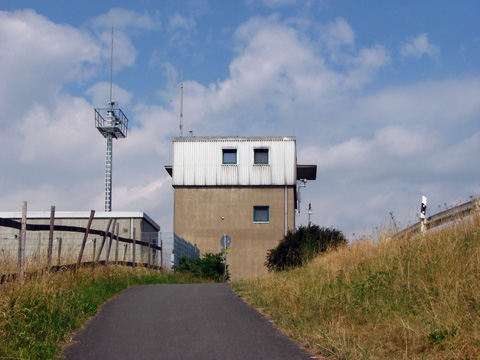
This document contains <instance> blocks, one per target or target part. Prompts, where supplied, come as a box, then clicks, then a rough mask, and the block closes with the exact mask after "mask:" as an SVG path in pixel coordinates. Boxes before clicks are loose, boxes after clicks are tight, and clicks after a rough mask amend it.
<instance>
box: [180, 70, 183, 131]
mask: <svg viewBox="0 0 480 360" xmlns="http://www.w3.org/2000/svg"><path fill="white" fill-rule="evenodd" d="M182 136H183V67H182V77H181V82H180V137H182Z"/></svg>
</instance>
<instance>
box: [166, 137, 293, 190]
mask: <svg viewBox="0 0 480 360" xmlns="http://www.w3.org/2000/svg"><path fill="white" fill-rule="evenodd" d="M223 149H237V164H235V165H233V164H222V160H223V159H222V154H223V152H222V150H223ZM254 149H269V154H268V156H269V163H268V165H256V164H254ZM296 165H297V161H296V147H295V138H293V137H255V138H207V137H205V138H203V137H200V138H199V137H192V138H175V139H174V140H173V174H172V177H173V185H174V186H176V185H178V186H222V185H223V186H229V185H230V186H239V185H244V186H250V185H294V184H295V183H296Z"/></svg>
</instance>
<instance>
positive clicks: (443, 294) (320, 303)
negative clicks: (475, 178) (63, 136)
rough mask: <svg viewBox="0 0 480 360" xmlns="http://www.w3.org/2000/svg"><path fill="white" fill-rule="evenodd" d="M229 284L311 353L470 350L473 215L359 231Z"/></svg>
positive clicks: (476, 321) (475, 330)
mask: <svg viewBox="0 0 480 360" xmlns="http://www.w3.org/2000/svg"><path fill="white" fill-rule="evenodd" d="M233 287H234V289H235V291H236V292H237V293H238V294H239V295H240V296H242V297H243V298H245V300H247V301H248V302H249V303H251V304H252V305H254V306H256V307H257V308H259V309H260V310H261V311H262V312H263V313H265V314H266V315H267V316H268V317H270V318H271V319H272V320H274V322H275V323H276V326H277V327H279V328H280V329H282V330H283V331H285V332H286V333H287V334H288V335H289V336H291V337H292V338H293V339H295V340H297V341H299V342H300V343H302V344H304V346H305V347H307V348H309V349H310V350H312V352H314V353H315V354H317V355H319V357H324V358H329V359H479V358H480V219H479V217H478V216H477V217H476V218H475V219H473V220H472V219H471V220H468V221H461V222H457V223H454V224H452V225H450V226H449V227H448V228H445V229H442V230H438V231H436V232H431V233H429V234H427V235H426V236H420V235H418V236H412V237H405V238H401V239H395V240H394V239H392V238H391V237H384V238H382V239H380V240H379V241H378V242H373V241H371V240H369V239H364V240H362V241H358V242H356V243H354V244H352V245H348V246H345V247H342V248H341V249H339V250H337V251H334V252H330V253H327V254H325V255H323V256H319V257H317V258H316V259H314V260H312V261H311V262H310V263H309V264H307V265H306V266H304V267H302V268H298V269H295V270H291V271H286V272H279V273H271V274H270V275H269V276H267V277H264V278H259V279H255V280H251V281H245V282H239V283H234V285H233Z"/></svg>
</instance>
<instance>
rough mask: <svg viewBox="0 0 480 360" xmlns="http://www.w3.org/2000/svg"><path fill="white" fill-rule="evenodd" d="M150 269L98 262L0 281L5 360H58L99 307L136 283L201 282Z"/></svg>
mask: <svg viewBox="0 0 480 360" xmlns="http://www.w3.org/2000/svg"><path fill="white" fill-rule="evenodd" d="M198 281H199V280H198V279H194V278H192V277H188V276H182V275H180V276H179V275H176V276H174V275H173V274H170V273H162V272H158V271H154V270H148V269H145V268H140V267H139V268H137V269H136V270H135V271H133V270H132V269H131V268H126V267H120V266H113V265H112V266H97V267H96V268H95V269H93V268H80V269H77V270H76V271H73V270H66V271H61V272H56V273H49V272H46V273H42V274H40V275H38V276H35V277H31V278H30V277H27V278H24V279H17V280H14V281H8V282H6V283H4V284H1V285H0V359H5V358H6V359H54V358H58V357H59V356H60V353H61V350H62V345H63V344H66V343H67V342H68V341H69V340H70V339H71V337H72V334H73V332H74V331H76V330H78V329H79V328H80V327H81V326H82V325H83V324H84V323H85V322H86V321H87V319H88V318H90V317H91V316H93V315H95V313H96V312H97V310H98V309H99V307H100V306H101V305H102V304H103V303H104V302H106V301H107V300H108V299H110V298H111V297H112V296H114V295H116V294H117V293H118V292H120V291H122V290H124V289H127V288H129V287H131V286H135V285H144V284H166V283H192V282H198Z"/></svg>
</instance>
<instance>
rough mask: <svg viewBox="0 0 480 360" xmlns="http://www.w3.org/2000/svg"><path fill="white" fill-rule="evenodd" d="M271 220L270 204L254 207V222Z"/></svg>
mask: <svg viewBox="0 0 480 360" xmlns="http://www.w3.org/2000/svg"><path fill="white" fill-rule="evenodd" d="M269 221H270V207H269V206H254V207H253V222H263V223H266V222H269Z"/></svg>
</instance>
